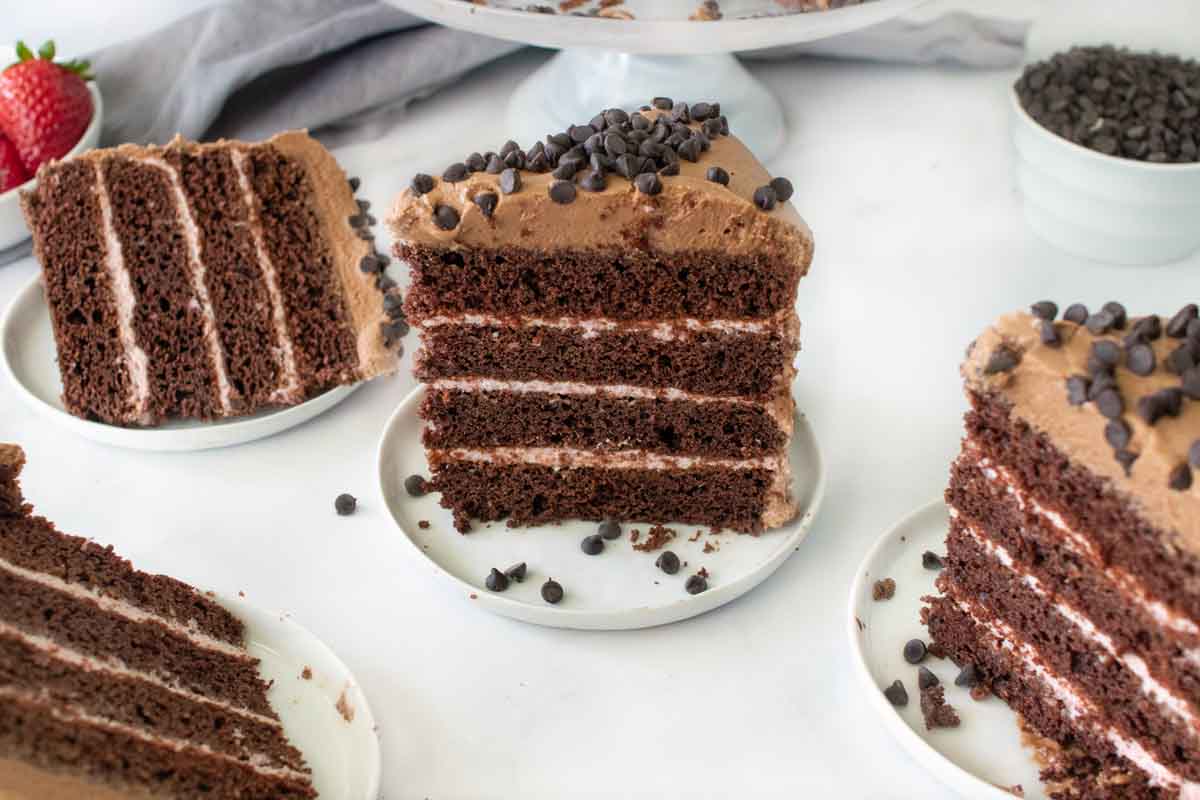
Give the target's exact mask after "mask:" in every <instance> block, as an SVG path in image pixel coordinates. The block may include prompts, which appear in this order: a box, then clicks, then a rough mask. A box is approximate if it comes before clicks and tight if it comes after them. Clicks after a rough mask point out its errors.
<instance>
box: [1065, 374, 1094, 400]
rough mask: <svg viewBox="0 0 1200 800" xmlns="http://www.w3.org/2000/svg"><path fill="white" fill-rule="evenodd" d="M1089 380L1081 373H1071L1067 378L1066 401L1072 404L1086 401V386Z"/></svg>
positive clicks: (1088, 384) (1089, 382)
mask: <svg viewBox="0 0 1200 800" xmlns="http://www.w3.org/2000/svg"><path fill="white" fill-rule="evenodd" d="M1091 384H1092V382H1091V380H1089V379H1088V378H1086V377H1084V376H1083V375H1072V376H1071V377H1069V378H1067V402H1068V403H1070V404H1071V405H1073V406H1081V405H1083V404H1084V403H1086V402H1087V399H1088V387H1090V386H1091Z"/></svg>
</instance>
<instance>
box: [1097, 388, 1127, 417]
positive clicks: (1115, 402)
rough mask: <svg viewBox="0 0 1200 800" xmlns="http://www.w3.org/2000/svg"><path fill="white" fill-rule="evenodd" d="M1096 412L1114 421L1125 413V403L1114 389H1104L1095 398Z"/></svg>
mask: <svg viewBox="0 0 1200 800" xmlns="http://www.w3.org/2000/svg"><path fill="white" fill-rule="evenodd" d="M1096 410H1098V411H1099V412H1100V413H1101V414H1102V415H1103V416H1104V417H1106V418H1108V419H1116V418H1117V417H1119V416H1121V414H1123V413H1124V412H1125V401H1124V400H1122V399H1121V393H1120V392H1118V391H1117V390H1116V389H1105V390H1104V391H1103V392H1101V393H1100V394H1098V395H1097V396H1096Z"/></svg>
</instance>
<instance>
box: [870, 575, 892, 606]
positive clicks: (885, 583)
mask: <svg viewBox="0 0 1200 800" xmlns="http://www.w3.org/2000/svg"><path fill="white" fill-rule="evenodd" d="M895 595H896V582H895V581H894V580H892V579H891V578H883V579H882V580H878V581H875V585H874V586H873V587H871V599H872V600H874V601H875V602H877V603H878V602H879V601H880V600H891V599H892V598H893V597H895Z"/></svg>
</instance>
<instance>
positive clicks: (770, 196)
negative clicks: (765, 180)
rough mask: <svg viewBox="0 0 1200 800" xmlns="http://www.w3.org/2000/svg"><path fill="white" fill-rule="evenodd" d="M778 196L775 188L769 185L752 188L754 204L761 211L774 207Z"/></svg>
mask: <svg viewBox="0 0 1200 800" xmlns="http://www.w3.org/2000/svg"><path fill="white" fill-rule="evenodd" d="M778 200H779V197H778V196H777V195H776V194H775V190H774V189H772V188H771V187H770V186H760V187H758V188H757V189H755V190H754V205H756V206H758V207H759V208H761V209H762V210H763V211H770V210H771V209H773V208H774V207H775V203H776V202H778Z"/></svg>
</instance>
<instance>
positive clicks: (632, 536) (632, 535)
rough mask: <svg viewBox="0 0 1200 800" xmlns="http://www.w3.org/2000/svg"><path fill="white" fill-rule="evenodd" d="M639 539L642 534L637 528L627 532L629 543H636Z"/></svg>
mask: <svg viewBox="0 0 1200 800" xmlns="http://www.w3.org/2000/svg"><path fill="white" fill-rule="evenodd" d="M640 538H642V532H641V531H639V530H638V529H637V528H634V529H633V530H632V531H630V532H629V541H631V542H637V540H638V539H640Z"/></svg>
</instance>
